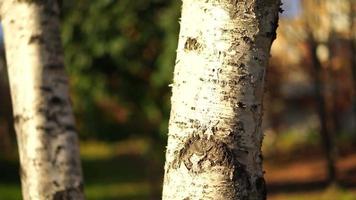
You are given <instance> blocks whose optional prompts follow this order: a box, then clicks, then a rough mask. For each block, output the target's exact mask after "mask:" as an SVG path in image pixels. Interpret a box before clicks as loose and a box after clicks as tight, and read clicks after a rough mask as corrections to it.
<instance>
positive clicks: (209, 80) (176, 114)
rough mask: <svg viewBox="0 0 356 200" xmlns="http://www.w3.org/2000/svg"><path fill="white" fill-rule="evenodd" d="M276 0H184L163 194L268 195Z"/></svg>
mask: <svg viewBox="0 0 356 200" xmlns="http://www.w3.org/2000/svg"><path fill="white" fill-rule="evenodd" d="M279 6H280V1H279V0H245V1H240V0H183V8H182V18H181V23H180V24H181V30H180V35H179V43H178V49H177V59H176V66H175V71H174V81H173V84H172V85H173V96H172V99H171V101H172V109H171V116H170V122H169V133H168V146H167V152H166V164H165V177H164V186H163V200H201V199H204V200H209V199H214V200H232V199H234V200H242V199H244V200H245V199H250V200H255V199H265V198H266V190H265V181H264V178H263V171H262V154H261V143H262V139H263V133H262V130H261V118H262V98H263V93H264V76H265V69H266V65H267V63H268V59H269V56H270V54H269V51H270V46H271V43H272V41H273V40H274V39H275V34H276V33H275V31H276V28H277V23H278V11H279Z"/></svg>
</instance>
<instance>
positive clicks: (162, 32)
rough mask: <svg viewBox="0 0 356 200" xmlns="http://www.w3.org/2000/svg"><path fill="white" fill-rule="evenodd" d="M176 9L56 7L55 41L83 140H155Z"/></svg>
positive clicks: (102, 4)
mask: <svg viewBox="0 0 356 200" xmlns="http://www.w3.org/2000/svg"><path fill="white" fill-rule="evenodd" d="M179 6H180V1H167V0H152V1H147V0H136V1H131V0H120V1H113V0H94V1H90V3H89V2H88V1H85V0H79V1H63V12H62V21H63V23H62V39H63V44H64V49H65V59H66V66H67V68H68V71H69V74H70V76H71V86H72V87H71V88H72V98H73V103H74V110H75V114H76V116H77V119H78V124H79V132H80V133H81V136H82V137H83V138H97V139H106V140H111V139H122V138H127V137H129V136H132V135H139V136H140V137H141V136H145V137H163V136H164V135H165V133H166V132H167V125H168V120H167V119H168V114H169V99H170V88H169V87H168V84H169V83H170V81H171V79H172V74H173V66H174V59H175V48H176V44H177V38H178V29H179V24H178V23H177V22H178V17H179V15H180V10H179Z"/></svg>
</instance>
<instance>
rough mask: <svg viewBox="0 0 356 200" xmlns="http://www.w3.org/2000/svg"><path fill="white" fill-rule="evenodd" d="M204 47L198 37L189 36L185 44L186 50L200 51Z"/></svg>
mask: <svg viewBox="0 0 356 200" xmlns="http://www.w3.org/2000/svg"><path fill="white" fill-rule="evenodd" d="M201 48H202V45H201V44H200V43H199V42H198V40H197V39H196V38H191V37H188V39H187V40H186V41H185V44H184V50H186V51H198V50H199V49H201Z"/></svg>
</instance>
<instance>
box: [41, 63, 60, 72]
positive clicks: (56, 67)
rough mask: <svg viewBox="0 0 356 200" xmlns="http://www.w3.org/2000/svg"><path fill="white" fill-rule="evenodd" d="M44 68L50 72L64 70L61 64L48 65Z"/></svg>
mask: <svg viewBox="0 0 356 200" xmlns="http://www.w3.org/2000/svg"><path fill="white" fill-rule="evenodd" d="M45 68H47V69H52V70H61V69H64V64H63V63H48V64H47V65H46V66H45Z"/></svg>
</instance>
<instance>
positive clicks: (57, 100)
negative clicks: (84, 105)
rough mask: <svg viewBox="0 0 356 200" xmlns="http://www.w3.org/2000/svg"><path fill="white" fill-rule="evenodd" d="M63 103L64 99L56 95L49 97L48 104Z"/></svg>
mask: <svg viewBox="0 0 356 200" xmlns="http://www.w3.org/2000/svg"><path fill="white" fill-rule="evenodd" d="M63 103H64V101H63V100H62V99H61V98H60V97H58V96H52V97H51V98H50V99H49V104H50V105H62V104H63Z"/></svg>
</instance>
